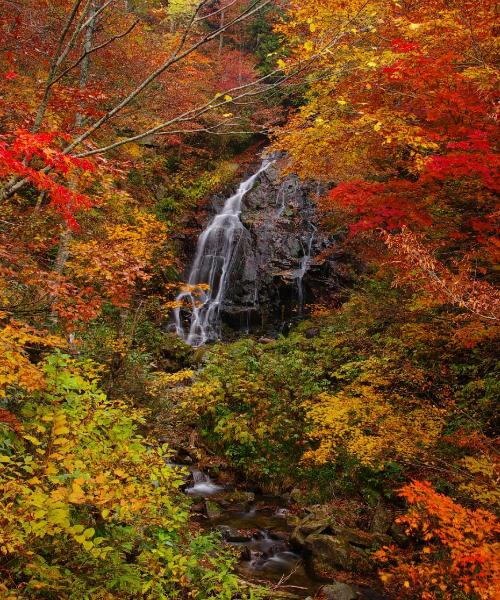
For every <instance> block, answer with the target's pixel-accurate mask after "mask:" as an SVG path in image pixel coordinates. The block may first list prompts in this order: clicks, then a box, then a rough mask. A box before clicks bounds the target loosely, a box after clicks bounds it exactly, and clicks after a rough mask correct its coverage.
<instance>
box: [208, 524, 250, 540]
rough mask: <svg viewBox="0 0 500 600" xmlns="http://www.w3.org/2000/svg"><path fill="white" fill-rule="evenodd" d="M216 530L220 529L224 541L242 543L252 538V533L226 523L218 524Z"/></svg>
mask: <svg viewBox="0 0 500 600" xmlns="http://www.w3.org/2000/svg"><path fill="white" fill-rule="evenodd" d="M216 530H217V531H220V533H221V534H222V537H223V539H224V540H226V542H231V543H233V544H236V543H240V544H243V543H245V542H249V541H250V540H251V539H252V535H251V534H250V533H249V532H244V531H239V530H238V529H235V528H234V527H229V526H228V525H218V526H217V527H216Z"/></svg>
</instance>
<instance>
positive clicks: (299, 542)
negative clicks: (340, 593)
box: [290, 507, 392, 575]
mask: <svg viewBox="0 0 500 600" xmlns="http://www.w3.org/2000/svg"><path fill="white" fill-rule="evenodd" d="M391 541H392V540H391V538H390V537H389V536H388V535H386V534H384V533H370V532H367V531H362V530H361V529H354V528H350V527H340V526H339V525H337V524H336V523H335V519H334V517H333V516H331V515H328V513H327V511H326V509H324V508H322V507H319V508H315V509H314V511H313V512H311V513H310V514H308V515H307V516H306V517H305V518H304V519H302V520H301V521H300V522H299V523H298V524H297V525H296V526H295V528H294V530H293V531H292V534H291V536H290V543H291V544H292V545H293V546H295V547H299V548H303V549H305V550H306V551H307V553H308V554H309V556H310V558H311V563H312V566H313V569H314V571H315V572H316V574H317V575H322V574H324V573H329V572H332V571H335V570H337V569H340V570H343V571H353V572H361V573H366V572H369V571H371V569H372V564H371V560H370V554H371V551H372V550H374V549H376V548H379V547H380V546H385V545H388V544H390V543H391Z"/></svg>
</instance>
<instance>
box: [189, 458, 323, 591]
mask: <svg viewBox="0 0 500 600" xmlns="http://www.w3.org/2000/svg"><path fill="white" fill-rule="evenodd" d="M191 478H192V481H191V482H190V485H189V486H188V487H187V488H186V490H185V492H186V493H187V494H188V495H189V496H191V497H192V498H193V502H194V506H193V510H194V511H195V518H196V519H197V520H198V522H199V523H200V524H201V526H202V528H203V529H205V530H206V531H219V532H220V533H221V535H222V538H223V539H224V540H225V542H226V543H228V544H230V545H232V546H234V547H235V548H237V549H238V550H239V554H240V560H239V562H238V566H237V572H238V573H239V575H241V577H242V578H243V579H245V580H246V581H250V582H252V583H256V584H262V585H267V586H271V587H272V586H274V585H277V584H280V586H279V589H280V591H283V592H288V593H290V597H293V596H292V594H293V595H295V597H297V598H306V597H308V596H314V595H315V594H316V593H317V592H318V590H319V588H320V587H321V585H322V582H321V581H319V580H318V579H316V578H315V577H314V575H312V574H311V573H310V572H309V570H308V569H307V564H306V561H305V560H304V557H303V556H301V555H300V554H298V553H297V552H295V551H294V550H293V549H292V548H291V547H290V545H289V543H288V539H289V536H290V533H291V531H292V527H291V526H290V525H289V524H288V523H287V516H288V514H289V511H288V509H287V504H286V501H285V500H284V499H283V498H280V497H274V496H263V495H257V494H256V495H254V494H252V493H248V492H238V491H237V490H234V489H232V488H231V487H228V486H222V485H220V484H218V483H216V482H214V481H213V480H212V479H211V478H210V477H209V476H208V475H206V474H205V473H202V472H201V471H197V470H193V471H192V473H191ZM239 496H241V498H239ZM245 496H246V499H245ZM235 498H236V500H237V501H234V499H235Z"/></svg>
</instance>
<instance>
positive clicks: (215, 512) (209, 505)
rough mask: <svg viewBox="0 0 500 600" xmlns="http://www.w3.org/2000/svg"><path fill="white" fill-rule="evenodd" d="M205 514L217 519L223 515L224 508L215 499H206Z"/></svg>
mask: <svg viewBox="0 0 500 600" xmlns="http://www.w3.org/2000/svg"><path fill="white" fill-rule="evenodd" d="M205 514H206V515H207V517H208V518H209V519H216V518H217V517H220V516H221V515H222V508H221V506H220V505H219V504H217V502H214V501H213V500H205Z"/></svg>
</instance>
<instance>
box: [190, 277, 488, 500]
mask: <svg viewBox="0 0 500 600" xmlns="http://www.w3.org/2000/svg"><path fill="white" fill-rule="evenodd" d="M313 325H314V326H315V327H316V328H317V329H318V335H317V336H316V337H312V338H311V337H310V336H308V335H306V331H307V330H308V329H310V328H311V323H310V322H305V323H302V324H301V325H299V326H298V327H297V329H296V330H295V331H294V332H292V333H291V335H290V336H289V337H287V338H284V337H280V338H279V339H278V340H276V341H275V342H273V343H268V344H260V343H258V342H256V341H254V340H252V339H243V340H240V341H238V342H235V343H233V344H229V345H217V346H216V347H215V348H214V349H213V350H212V351H211V352H209V354H208V358H207V363H206V366H205V368H204V370H203V371H202V372H201V373H200V374H199V375H198V377H197V379H196V382H195V383H194V385H193V386H192V387H191V392H189V388H188V389H187V390H186V388H184V390H183V398H184V400H183V402H184V404H183V406H188V407H191V408H194V410H195V411H196V412H197V414H198V415H199V418H200V426H201V427H202V428H203V431H204V435H205V436H206V439H207V440H208V441H209V442H210V443H211V444H212V445H213V446H214V447H215V448H217V449H218V450H219V451H222V452H224V454H225V455H226V456H227V458H228V459H229V460H230V461H231V463H232V464H233V465H234V466H236V467H238V468H239V469H241V470H243V471H244V472H245V473H247V475H248V476H249V477H251V478H253V479H258V480H259V481H263V482H264V483H265V484H266V485H267V486H268V487H269V488H272V489H275V490H279V489H284V488H286V487H289V486H291V485H296V484H297V483H301V482H302V486H303V487H304V489H307V494H306V496H308V497H309V499H310V500H311V501H319V500H325V499H328V498H329V497H330V498H331V497H332V496H333V495H335V494H337V493H338V492H340V493H347V494H353V495H356V494H359V493H360V491H361V492H362V495H363V496H364V497H365V499H366V500H370V499H371V500H370V502H371V501H376V499H377V498H378V497H380V495H385V496H390V495H392V494H393V490H394V489H395V488H396V487H397V486H398V485H400V484H401V483H402V482H403V481H404V480H405V479H406V478H407V477H411V476H416V475H417V474H418V473H419V472H420V471H422V469H423V470H424V472H426V471H427V470H428V472H427V473H426V476H428V477H429V478H432V477H435V474H436V473H439V472H440V470H441V468H442V467H440V468H438V469H436V470H434V465H436V464H442V462H441V461H446V463H447V464H448V465H449V469H450V472H449V477H451V478H456V477H457V473H460V472H463V467H462V465H461V463H460V461H461V460H462V458H463V457H464V456H467V455H468V454H469V453H472V454H476V453H477V452H478V451H479V448H478V449H476V450H474V449H473V448H469V447H467V444H463V442H462V443H461V445H457V439H456V436H460V435H462V433H463V428H464V424H465V423H466V424H467V429H468V430H469V432H470V433H472V432H474V433H475V434H476V435H479V436H480V435H483V434H484V433H485V432H487V430H488V428H489V427H491V426H492V425H491V424H492V414H493V413H492V410H493V398H494V394H495V389H496V384H495V383H494V363H495V356H494V352H492V351H491V349H489V348H488V347H487V345H486V344H483V345H480V346H478V347H477V348H476V349H474V350H473V351H472V352H471V351H470V349H467V348H464V347H463V345H462V344H461V342H460V339H459V338H457V337H456V336H455V332H456V328H455V326H454V324H453V321H452V320H451V319H450V318H449V317H448V318H445V314H444V313H443V309H442V308H433V307H425V306H423V307H422V306H419V305H418V304H417V303H415V299H414V297H413V296H412V295H411V294H405V293H404V292H402V291H398V290H395V289H393V288H392V287H391V286H390V283H389V281H388V280H386V279H379V278H372V279H367V280H365V281H364V282H363V283H362V285H360V286H359V288H358V289H357V290H356V291H354V292H353V294H352V296H351V299H350V300H349V301H348V302H347V303H346V304H345V305H344V307H343V308H342V309H341V310H339V311H337V312H331V313H330V315H329V316H325V315H324V314H323V316H321V317H316V318H315V319H314V322H313ZM481 464H482V463H481ZM476 470H477V471H478V472H479V471H480V470H479V469H476ZM484 471H485V469H484V468H483V469H482V471H480V477H481V478H483V479H484V478H485V475H484ZM464 485H465V484H464ZM487 485H488V481H486V482H479V483H478V485H477V493H476V496H477V497H478V498H481V497H484V487H485V486H487ZM455 489H456V487H455ZM463 489H465V487H463Z"/></svg>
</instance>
